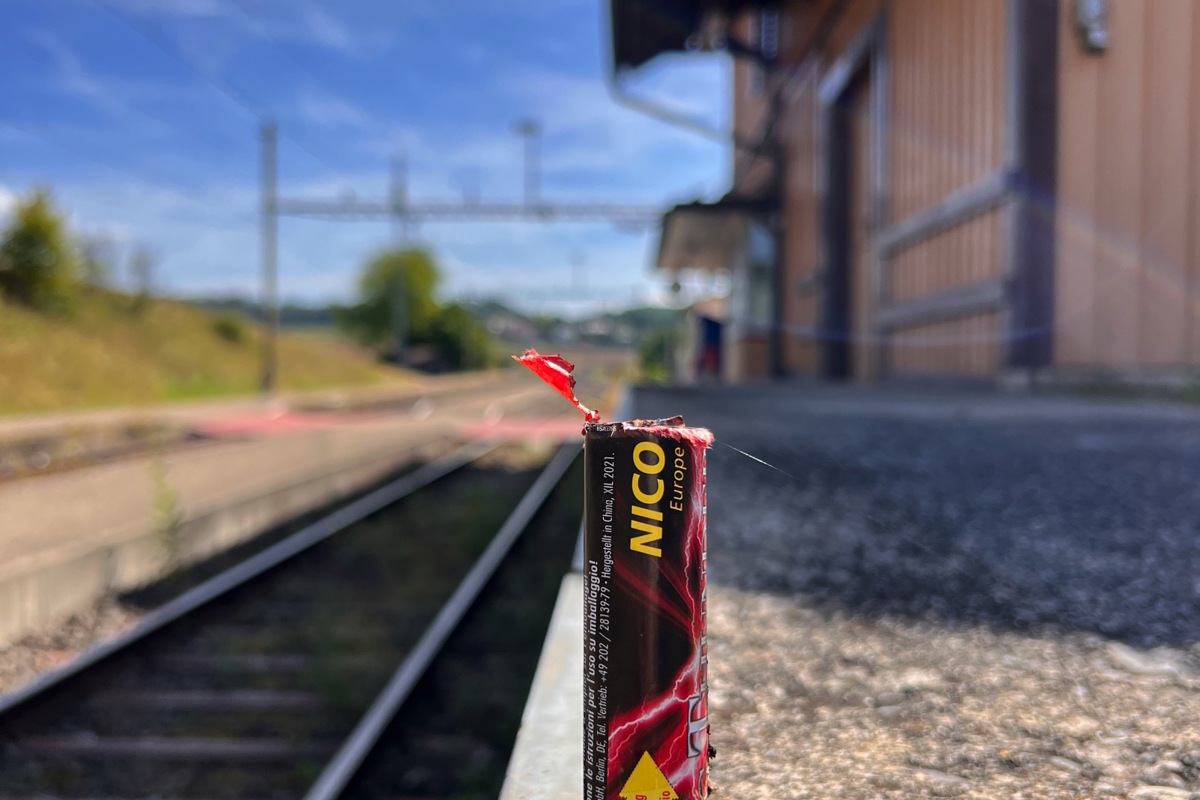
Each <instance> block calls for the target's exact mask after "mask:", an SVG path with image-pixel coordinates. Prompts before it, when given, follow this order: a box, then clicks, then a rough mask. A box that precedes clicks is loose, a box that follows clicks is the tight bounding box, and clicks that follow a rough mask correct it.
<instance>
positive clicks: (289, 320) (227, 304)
mask: <svg viewBox="0 0 1200 800" xmlns="http://www.w3.org/2000/svg"><path fill="white" fill-rule="evenodd" d="M188 302H189V303H191V304H192V305H196V306H199V307H201V308H204V309H208V310H209V311H221V312H228V313H232V314H241V315H242V316H244V317H246V318H247V319H252V320H256V321H261V320H262V306H260V305H259V304H258V303H256V302H254V301H252V300H247V299H246V298H244V297H200V298H195V299H189V300H188ZM279 324H280V325H282V326H283V327H285V328H332V327H333V324H334V320H333V307H332V306H298V305H293V304H291V303H284V304H283V305H281V306H280V307H279Z"/></svg>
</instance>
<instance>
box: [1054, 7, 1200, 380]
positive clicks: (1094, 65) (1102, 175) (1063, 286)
mask: <svg viewBox="0 0 1200 800" xmlns="http://www.w3.org/2000/svg"><path fill="white" fill-rule="evenodd" d="M1061 6H1062V8H1061V13H1062V15H1063V18H1062V24H1061V25H1060V31H1061V33H1060V46H1059V87H1060V90H1059V96H1060V98H1061V105H1060V113H1059V140H1058V141H1059V150H1058V152H1059V164H1058V192H1059V215H1058V257H1057V275H1056V278H1057V282H1056V292H1055V360H1056V362H1057V363H1058V364H1059V365H1062V366H1072V365H1086V366H1089V367H1112V368H1129V367H1135V366H1136V367H1162V366H1178V365H1182V364H1193V365H1194V364H1197V363H1200V52H1197V50H1196V47H1197V43H1200V4H1197V3H1194V2H1191V1H1190V0H1183V1H1182V2H1181V1H1180V0H1112V2H1111V3H1110V7H1109V41H1110V46H1109V49H1108V50H1107V51H1105V52H1104V53H1103V54H1099V55H1090V54H1087V53H1085V52H1084V51H1083V50H1082V49H1081V48H1080V46H1079V43H1078V41H1077V39H1076V36H1075V31H1074V26H1073V25H1072V23H1071V18H1070V3H1069V2H1067V0H1063V1H1062V3H1061Z"/></svg>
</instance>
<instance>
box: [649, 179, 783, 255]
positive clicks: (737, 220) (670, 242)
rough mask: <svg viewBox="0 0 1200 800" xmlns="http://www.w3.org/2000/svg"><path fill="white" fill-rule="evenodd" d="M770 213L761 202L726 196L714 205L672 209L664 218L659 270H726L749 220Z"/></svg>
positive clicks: (707, 204) (735, 253)
mask: <svg viewBox="0 0 1200 800" xmlns="http://www.w3.org/2000/svg"><path fill="white" fill-rule="evenodd" d="M769 210H770V207H769V206H768V205H767V204H766V203H764V202H763V201H761V200H750V199H743V198H737V197H730V196H728V195H726V196H725V197H724V198H722V199H721V200H719V201H717V202H715V203H701V202H699V201H697V202H695V203H686V204H683V205H677V206H675V207H674V208H672V209H671V210H670V211H668V212H667V213H666V214H664V215H663V221H662V234H661V236H660V238H659V240H658V262H657V266H658V268H659V269H665V270H669V271H671V272H680V271H683V270H700V271H703V272H720V271H721V270H726V269H729V268H730V267H731V266H732V264H733V260H734V257H735V256H736V255H737V251H738V248H739V247H741V246H742V242H743V241H744V239H745V237H746V233H747V230H748V227H749V224H750V222H751V220H753V219H754V218H755V217H756V216H757V215H760V214H763V213H765V212H767V211H769Z"/></svg>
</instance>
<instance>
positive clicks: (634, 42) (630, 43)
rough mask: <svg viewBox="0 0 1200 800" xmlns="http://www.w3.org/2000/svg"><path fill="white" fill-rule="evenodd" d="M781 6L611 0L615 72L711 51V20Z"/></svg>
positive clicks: (736, 0)
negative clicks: (659, 59) (687, 53)
mask: <svg viewBox="0 0 1200 800" xmlns="http://www.w3.org/2000/svg"><path fill="white" fill-rule="evenodd" d="M778 4H779V0H609V25H610V30H611V32H612V56H613V59H612V65H613V72H614V73H620V72H621V71H623V70H627V69H637V68H638V67H640V66H642V65H643V64H645V63H646V62H647V61H650V60H651V59H652V58H654V57H655V56H658V55H662V54H663V53H672V52H683V51H688V50H696V49H703V48H705V47H709V46H710V45H711V43H710V42H707V41H705V39H706V37H704V36H702V35H700V34H701V33H702V30H703V29H704V28H705V23H706V21H707V20H712V19H723V20H729V19H732V18H733V17H734V16H736V15H737V14H738V13H740V12H741V11H743V10H745V9H747V8H761V7H764V6H777V5H778ZM716 32H717V33H718V34H719V33H723V31H722V30H719V29H718V30H717V31H716Z"/></svg>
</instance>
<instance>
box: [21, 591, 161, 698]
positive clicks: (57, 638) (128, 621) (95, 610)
mask: <svg viewBox="0 0 1200 800" xmlns="http://www.w3.org/2000/svg"><path fill="white" fill-rule="evenodd" d="M141 614H142V612H141V610H140V609H137V608H134V607H131V606H129V605H126V604H123V603H121V602H120V601H119V600H117V599H116V598H114V597H104V598H101V599H100V600H99V601H97V602H96V603H94V604H93V606H92V607H91V608H90V609H88V610H87V611H86V612H84V613H81V614H74V615H72V616H71V617H69V618H68V619H66V620H64V621H62V622H60V623H59V624H57V625H52V626H48V627H47V629H46V630H44V631H39V632H37V633H34V634H30V635H29V636H26V637H25V638H23V639H21V640H20V641H19V642H17V643H15V644H10V645H0V694H3V693H4V692H8V691H11V690H13V689H16V688H17V687H18V686H20V685H22V684H24V683H26V682H28V681H30V680H32V679H33V678H36V677H37V676H38V675H41V674H42V673H43V672H47V671H49V670H51V669H54V668H55V667H60V666H62V665H64V664H66V663H68V662H69V661H71V660H72V659H74V658H75V657H76V656H78V655H79V654H80V653H81V652H83V651H84V650H86V649H87V648H89V647H92V646H93V645H96V644H99V643H100V642H102V641H104V640H105V639H108V638H111V637H112V636H115V635H117V634H118V633H120V632H121V631H122V630H124V629H125V628H127V627H129V626H130V625H132V624H133V623H134V622H136V621H137V620H138V618H139V617H140V616H141Z"/></svg>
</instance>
